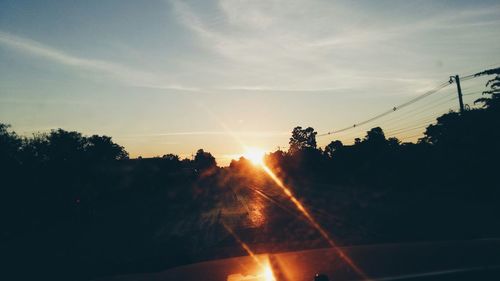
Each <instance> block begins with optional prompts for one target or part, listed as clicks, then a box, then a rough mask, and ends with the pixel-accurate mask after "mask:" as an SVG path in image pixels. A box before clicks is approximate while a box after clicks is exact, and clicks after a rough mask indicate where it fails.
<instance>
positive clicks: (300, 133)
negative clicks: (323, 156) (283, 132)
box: [288, 126, 317, 154]
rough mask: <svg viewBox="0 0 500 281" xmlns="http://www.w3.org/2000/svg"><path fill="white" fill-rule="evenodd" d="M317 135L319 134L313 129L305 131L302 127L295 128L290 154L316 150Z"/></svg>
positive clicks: (291, 139)
mask: <svg viewBox="0 0 500 281" xmlns="http://www.w3.org/2000/svg"><path fill="white" fill-rule="evenodd" d="M316 134H317V132H315V131H314V129H313V128H311V127H307V128H305V129H302V127H300V126H298V127H295V128H294V129H293V131H292V137H291V138H290V142H289V144H290V148H289V149H288V152H289V153H291V154H294V153H296V152H298V151H300V150H304V149H316Z"/></svg>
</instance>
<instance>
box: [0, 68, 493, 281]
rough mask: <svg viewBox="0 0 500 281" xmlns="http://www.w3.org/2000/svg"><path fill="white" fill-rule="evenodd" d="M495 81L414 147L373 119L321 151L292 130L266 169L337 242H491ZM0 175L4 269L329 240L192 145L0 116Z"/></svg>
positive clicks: (40, 272)
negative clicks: (21, 125) (124, 139)
mask: <svg viewBox="0 0 500 281" xmlns="http://www.w3.org/2000/svg"><path fill="white" fill-rule="evenodd" d="M499 83H500V78H499V76H496V78H494V79H493V80H492V81H490V82H489V84H488V87H489V90H488V91H487V92H486V95H485V96H484V98H483V99H480V100H479V101H478V102H480V103H481V104H483V105H484V106H483V108H481V109H474V110H469V111H465V112H463V113H457V112H449V113H447V114H444V115H442V116H441V117H439V118H438V119H437V123H436V124H435V125H430V126H429V127H428V128H427V129H426V131H425V136H424V137H423V138H421V139H420V140H419V141H418V143H401V142H400V141H399V140H398V139H395V138H389V139H386V137H385V136H384V132H383V130H382V129H381V128H379V127H375V128H373V129H371V130H369V131H368V132H367V133H366V136H365V137H364V138H363V139H356V141H355V143H354V144H353V145H343V144H342V142H340V141H333V142H331V143H330V144H329V145H327V146H326V147H325V148H324V149H320V148H318V147H317V145H316V132H315V131H314V129H312V128H305V129H303V128H301V127H296V128H295V129H294V130H293V132H292V136H291V138H290V148H289V150H288V151H281V150H278V151H275V152H273V153H270V154H268V155H266V158H265V163H266V165H267V166H268V167H269V168H270V169H271V170H272V171H274V173H275V174H276V175H277V176H278V177H279V178H280V179H281V180H282V181H283V182H284V183H285V184H286V185H287V186H288V187H289V188H290V189H291V190H292V191H293V192H294V193H295V194H296V195H297V197H298V198H299V200H300V201H301V202H303V203H304V205H305V206H307V207H308V208H309V210H310V211H311V213H312V214H314V216H315V217H316V218H317V219H318V221H319V222H320V223H321V224H322V225H323V226H324V227H325V229H327V230H328V232H329V233H330V234H331V235H332V237H333V238H334V239H335V240H336V242H337V243H338V244H339V245H350V244H367V243H382V242H400V241H417V240H419V241H421V240H453V239H476V238H489V237H499V236H500V220H499V219H498V214H500V186H499V173H500V171H499V167H500V165H499V159H500V102H499V100H500V93H499V88H500V84H499ZM0 171H1V178H0V185H1V188H0V208H1V210H0V216H1V223H2V226H1V230H0V235H1V236H0V247H1V248H0V252H1V255H2V260H3V261H2V265H4V266H5V268H7V269H9V270H6V271H5V272H3V273H2V274H5V275H9V274H12V275H11V276H16V277H19V278H22V277H34V278H38V279H46V277H47V276H50V277H51V279H52V280H54V279H63V280H88V279H93V278H96V277H99V276H106V275H116V274H123V273H131V272H149V271H158V270H161V269H165V268H169V267H173V266H177V265H182V264H188V263H192V262H197V261H201V260H209V259H215V258H221V257H228V256H237V255H243V254H245V253H244V251H243V250H242V249H241V247H240V246H239V245H238V243H237V239H235V238H234V235H237V236H238V238H239V239H241V240H242V241H245V242H246V243H248V244H249V245H251V246H252V247H253V249H254V250H255V251H256V252H280V251H288V250H294V249H305V248H317V247H325V246H327V245H326V244H325V243H324V241H322V239H321V237H320V236H319V235H318V233H317V232H316V231H315V230H314V228H312V227H310V225H309V224H308V223H307V222H306V221H305V220H304V218H303V217H301V214H300V213H299V212H297V211H296V208H294V206H293V204H291V203H290V202H289V200H287V198H286V197H285V196H283V194H281V193H280V192H279V190H278V189H277V188H276V186H275V183H274V182H273V181H272V180H271V179H270V178H269V176H268V175H267V174H266V173H264V172H263V171H262V169H260V168H259V167H256V166H253V165H252V164H250V162H249V161H247V160H246V159H244V158H241V159H240V160H238V161H233V162H232V163H231V165H230V166H229V167H226V168H219V167H217V165H216V162H215V159H214V157H213V156H212V155H211V154H210V153H208V152H205V151H203V150H201V149H200V150H199V151H198V152H197V153H196V156H195V157H194V159H193V160H190V159H182V160H181V159H180V158H179V157H178V156H176V155H173V154H167V155H164V156H163V157H157V158H150V159H129V158H128V154H127V152H126V151H125V150H124V148H123V147H121V146H119V145H117V144H115V143H114V142H113V141H112V139H111V138H110V137H107V136H97V135H94V136H90V137H86V136H83V135H81V134H80V133H77V132H69V131H65V130H62V129H58V130H53V131H51V132H50V133H48V134H37V135H34V136H33V137H30V138H24V137H20V136H18V135H16V134H15V133H14V132H13V131H11V130H10V129H9V127H8V126H7V125H4V124H0ZM228 227H229V228H231V229H232V231H233V232H234V234H231V233H230V231H228V229H227V228H228ZM42 276H43V277H42ZM2 279H3V278H2ZM5 280H11V279H10V278H7V279H5Z"/></svg>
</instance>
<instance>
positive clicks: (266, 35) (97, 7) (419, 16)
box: [0, 0, 500, 162]
mask: <svg viewBox="0 0 500 281" xmlns="http://www.w3.org/2000/svg"><path fill="white" fill-rule="evenodd" d="M499 27H500V4H499V3H498V2H497V1H315V0H312V1H309V0H307V1H306V0H302V1H295V0H287V1H241V0H232V1H230V0H220V1H177V0H168V1H167V0H166V1H103V0H101V1H90V0H89V1H23V0H15V1H5V0H1V1H0V122H4V123H10V124H12V125H13V129H14V130H16V131H17V132H18V133H21V134H31V133H32V132H38V131H46V130H48V129H51V128H59V127H61V128H64V129H67V130H78V131H81V132H83V133H85V134H93V133H98V134H107V135H110V136H112V137H113V138H114V139H115V141H117V142H118V143H120V144H122V145H124V146H125V147H126V149H127V150H128V151H129V152H130V153H131V154H132V156H137V155H142V156H155V155H162V154H165V153H177V154H180V155H182V156H188V155H190V154H191V153H193V152H194V151H196V149H197V148H205V149H206V150H208V151H211V152H212V153H214V154H215V155H216V156H217V157H218V159H220V161H221V162H225V161H227V159H228V158H231V157H233V156H234V155H239V154H241V153H242V148H241V143H244V144H245V145H249V146H258V147H262V148H264V149H275V148H276V146H286V144H287V142H288V137H289V133H288V132H290V131H291V129H292V128H293V127H295V126H297V125H302V126H312V127H314V128H316V129H317V130H318V131H320V132H323V131H328V130H331V129H335V128H340V127H344V126H346V125H348V124H352V123H353V122H355V121H357V120H362V119H363V118H366V117H369V116H371V115H373V114H376V113H378V112H380V111H384V110H386V109H387V108H391V107H392V106H393V105H395V104H398V103H400V102H403V101H406V100H407V99H409V98H411V97H413V96H415V95H418V94H421V93H423V92H425V91H426V90H429V89H431V88H433V87H434V86H435V85H437V84H439V83H441V82H442V81H444V80H446V79H447V77H448V76H449V75H452V74H456V73H459V74H461V73H467V74H468V73H471V72H474V71H479V70H482V69H484V68H485V67H486V66H489V65H492V64H494V63H499V62H500V52H499V50H500V39H499V38H500V37H499V35H500V34H499V33H500V32H499V30H500V29H499Z"/></svg>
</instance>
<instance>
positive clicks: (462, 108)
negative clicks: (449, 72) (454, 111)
mask: <svg viewBox="0 0 500 281" xmlns="http://www.w3.org/2000/svg"><path fill="white" fill-rule="evenodd" d="M453 80H454V81H455V83H457V93H458V103H459V105H460V113H463V112H464V110H465V108H464V100H463V98H462V88H461V87H460V77H459V76H458V75H455V76H450V84H451V83H453Z"/></svg>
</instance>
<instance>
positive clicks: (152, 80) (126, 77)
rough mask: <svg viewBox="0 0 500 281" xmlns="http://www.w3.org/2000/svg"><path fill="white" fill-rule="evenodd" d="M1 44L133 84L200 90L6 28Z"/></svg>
mask: <svg viewBox="0 0 500 281" xmlns="http://www.w3.org/2000/svg"><path fill="white" fill-rule="evenodd" d="M0 44H1V45H3V46H5V47H9V48H11V49H13V50H16V51H19V52H23V53H26V54H29V55H32V56H37V57H41V58H44V59H47V60H50V61H52V62H55V63H58V64H62V65H66V66H71V67H74V68H77V69H82V70H87V71H97V72H101V73H105V74H109V75H110V76H112V77H114V78H115V79H118V80H119V81H121V82H123V83H126V84H128V85H131V86H136V87H145V88H157V89H172V90H185V91H197V90H198V89H197V88H193V87H184V86H182V85H177V84H173V83H172V84H170V83H165V82H163V81H162V80H165V79H164V78H163V77H161V76H162V75H158V74H156V73H149V72H145V71H139V70H136V69H133V68H131V67H128V66H125V65H121V64H118V63H113V62H108V61H103V60H96V59H88V58H82V57H78V56H74V55H71V54H68V53H66V52H64V51H61V50H58V49H55V48H52V47H49V46H47V45H44V44H42V43H40V42H37V41H34V40H31V39H28V38H23V37H19V36H15V35H13V34H10V33H7V32H4V31H0Z"/></svg>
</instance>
